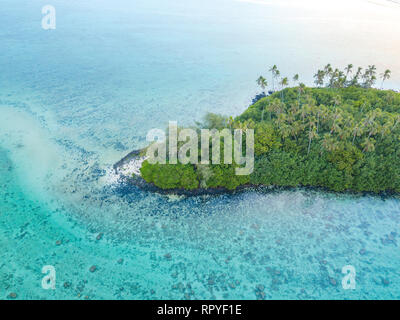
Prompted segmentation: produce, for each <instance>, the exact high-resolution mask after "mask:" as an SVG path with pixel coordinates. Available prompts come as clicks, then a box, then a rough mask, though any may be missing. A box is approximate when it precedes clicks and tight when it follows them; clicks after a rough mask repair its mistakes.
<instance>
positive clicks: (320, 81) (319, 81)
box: [314, 70, 325, 87]
mask: <svg viewBox="0 0 400 320" xmlns="http://www.w3.org/2000/svg"><path fill="white" fill-rule="evenodd" d="M314 78H315V81H314V83H315V84H316V85H317V86H318V87H321V86H323V85H324V78H325V71H324V70H318V71H317V73H316V74H315V75H314Z"/></svg>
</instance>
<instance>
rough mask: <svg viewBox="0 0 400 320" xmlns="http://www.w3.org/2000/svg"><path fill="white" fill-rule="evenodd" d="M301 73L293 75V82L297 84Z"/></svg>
mask: <svg viewBox="0 0 400 320" xmlns="http://www.w3.org/2000/svg"><path fill="white" fill-rule="evenodd" d="M299 78H300V77H299V75H298V74H295V75H294V76H293V82H294V83H295V84H296V83H297V82H298V81H299Z"/></svg>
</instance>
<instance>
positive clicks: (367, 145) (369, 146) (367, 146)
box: [361, 138, 375, 152]
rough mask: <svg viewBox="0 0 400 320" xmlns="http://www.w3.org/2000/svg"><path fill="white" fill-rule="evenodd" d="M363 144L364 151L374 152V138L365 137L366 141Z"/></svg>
mask: <svg viewBox="0 0 400 320" xmlns="http://www.w3.org/2000/svg"><path fill="white" fill-rule="evenodd" d="M361 145H362V146H363V147H364V150H363V152H373V151H374V150H375V140H374V139H370V138H365V140H364V142H363V143H362V144H361Z"/></svg>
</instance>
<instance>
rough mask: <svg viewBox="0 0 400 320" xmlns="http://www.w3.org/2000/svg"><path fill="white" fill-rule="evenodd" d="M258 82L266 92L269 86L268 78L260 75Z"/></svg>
mask: <svg viewBox="0 0 400 320" xmlns="http://www.w3.org/2000/svg"><path fill="white" fill-rule="evenodd" d="M257 84H258V85H259V86H260V87H261V89H262V90H263V93H265V88H266V87H267V86H268V82H267V80H266V79H265V78H264V77H263V76H260V77H259V78H258V79H257Z"/></svg>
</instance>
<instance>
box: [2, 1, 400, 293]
mask: <svg viewBox="0 0 400 320" xmlns="http://www.w3.org/2000/svg"><path fill="white" fill-rule="evenodd" d="M46 4H49V2H48V1H38V0H31V1H19V0H13V1H11V0H3V1H2V3H1V9H0V17H1V18H0V44H1V50H0V186H1V188H0V299H6V298H7V297H8V295H9V294H10V293H11V292H15V293H16V294H17V297H18V298H20V299H36V298H40V299H55V298H63V299H65V298H67V299H84V298H89V299H106V298H109V299H128V298H131V299H161V298H164V299H167V298H170V299H213V298H217V299H226V298H227V299H256V298H259V297H260V293H259V292H260V289H261V291H263V292H264V294H265V298H267V299H270V298H274V299H276V298H283V299H330V298H332V299H343V298H345V299H367V298H368V299H385V298H386V299H387V298H394V299H398V298H399V297H400V293H399V292H400V275H399V272H398V270H400V251H399V248H398V241H400V231H399V225H400V200H399V199H395V198H388V199H381V198H379V197H356V196H350V195H335V194H329V193H327V194H324V193H319V192H314V191H305V190H294V191H282V192H274V193H271V192H261V191H248V192H245V193H241V194H238V195H230V196H218V197H197V198H182V197H173V196H170V197H166V196H161V195H157V194H151V193H147V192H143V191H140V190H138V189H135V188H127V187H126V186H124V185H119V184H118V183H115V182H114V181H113V176H112V174H111V172H110V169H111V167H112V164H113V163H115V162H116V161H118V160H119V159H120V158H121V157H122V156H124V155H125V154H127V153H128V152H129V151H131V150H132V149H137V148H140V147H143V146H144V145H145V144H146V141H145V136H146V133H147V131H148V130H149V129H151V128H155V127H157V128H164V127H165V126H166V124H167V122H168V121H169V120H176V121H178V122H179V123H180V124H191V123H193V121H194V120H199V119H200V118H201V117H202V116H203V115H204V114H205V113H206V112H207V111H213V112H220V113H225V114H232V115H237V114H239V113H240V112H242V111H243V110H245V108H246V107H247V106H248V104H249V103H250V101H251V98H252V97H253V96H254V94H256V93H257V92H258V89H257V88H256V85H255V79H256V78H257V77H258V76H259V75H260V73H263V74H264V75H265V76H268V73H267V72H266V70H267V69H268V67H270V66H271V65H272V64H278V66H279V67H280V69H281V72H282V73H283V74H287V75H288V76H290V77H291V75H293V74H294V73H300V75H301V77H302V81H304V82H306V83H308V84H311V83H312V75H313V73H314V71H315V70H316V69H318V68H319V67H321V66H323V65H325V64H326V63H332V64H334V65H338V66H340V67H343V66H345V65H346V64H348V63H354V64H355V65H362V66H366V65H368V64H372V63H375V64H376V65H377V67H378V69H379V70H383V69H385V68H390V69H392V71H393V77H392V79H390V81H388V82H387V83H386V84H385V87H387V88H394V89H399V88H400V74H399V73H397V72H396V70H400V60H399V59H398V56H399V53H400V47H399V45H398V41H397V39H398V35H399V34H400V22H399V21H398V15H399V14H400V9H399V6H397V5H396V4H393V3H390V2H388V1H372V2H368V1H362V0H354V3H353V2H352V3H348V1H337V2H335V3H329V2H327V1H326V2H325V1H317V2H315V1H312V0H304V1H303V0H302V1H299V0H297V1H290V0H286V1H278V0H272V1H265V2H263V1H253V2H251V1H248V2H245V1H234V0H214V1H209V0H206V1H204V0H202V1H194V0H190V1H187V0H168V1H161V0H160V1H158V0H146V1H144V0H143V1H142V0H139V1H136V0H135V1H133V0H132V1H128V0H114V1H106V0H96V1H94V0H92V1H89V0H85V1H64V0H54V1H51V3H50V4H52V5H53V6H54V7H55V8H56V10H57V28H56V29H55V30H49V31H45V30H43V29H41V18H42V14H41V8H42V6H43V5H46ZM396 37H397V38H396ZM128 189H129V190H128ZM99 234H101V236H99ZM98 236H99V237H98ZM97 237H98V238H99V239H96V238H97ZM45 265H53V266H54V267H55V268H56V272H57V278H56V281H57V282H56V290H44V289H43V288H42V287H41V280H42V277H43V276H44V275H43V274H42V273H41V270H42V267H43V266H45ZM345 265H352V266H354V267H355V269H356V272H357V276H356V289H355V290H344V289H343V288H342V285H341V281H342V278H343V276H344V275H343V274H342V267H343V266H345ZM91 266H96V267H97V268H96V271H95V272H90V270H89V269H90V267H91Z"/></svg>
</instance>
